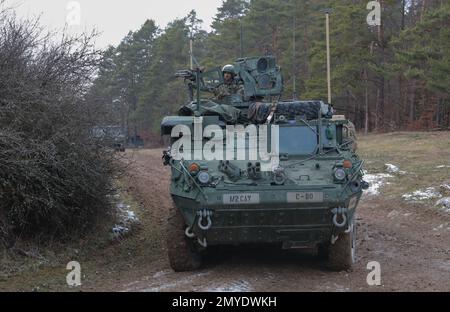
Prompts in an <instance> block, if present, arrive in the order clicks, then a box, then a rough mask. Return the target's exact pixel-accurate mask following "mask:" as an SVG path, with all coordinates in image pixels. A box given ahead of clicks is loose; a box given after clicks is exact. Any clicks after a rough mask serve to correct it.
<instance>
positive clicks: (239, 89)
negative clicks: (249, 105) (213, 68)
mask: <svg viewBox="0 0 450 312" xmlns="http://www.w3.org/2000/svg"><path fill="white" fill-rule="evenodd" d="M222 73H223V80H224V83H222V84H220V85H219V86H217V88H215V90H214V95H215V96H216V98H217V99H218V100H223V99H225V98H226V97H227V96H230V95H234V94H239V95H241V96H243V95H244V86H243V85H242V83H239V81H238V80H237V79H236V73H235V71H234V66H233V65H225V66H224V67H223V69H222Z"/></svg>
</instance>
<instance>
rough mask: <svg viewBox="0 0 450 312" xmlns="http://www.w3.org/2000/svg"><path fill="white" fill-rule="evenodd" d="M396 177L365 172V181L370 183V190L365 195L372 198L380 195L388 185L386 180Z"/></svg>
mask: <svg viewBox="0 0 450 312" xmlns="http://www.w3.org/2000/svg"><path fill="white" fill-rule="evenodd" d="M393 177H394V176H392V175H390V174H387V173H376V174H368V173H366V172H364V181H366V182H367V183H369V185H370V186H369V189H368V190H366V191H365V192H364V193H365V194H367V195H371V196H376V195H379V194H380V188H381V187H382V186H383V185H384V184H385V183H386V179H389V178H393Z"/></svg>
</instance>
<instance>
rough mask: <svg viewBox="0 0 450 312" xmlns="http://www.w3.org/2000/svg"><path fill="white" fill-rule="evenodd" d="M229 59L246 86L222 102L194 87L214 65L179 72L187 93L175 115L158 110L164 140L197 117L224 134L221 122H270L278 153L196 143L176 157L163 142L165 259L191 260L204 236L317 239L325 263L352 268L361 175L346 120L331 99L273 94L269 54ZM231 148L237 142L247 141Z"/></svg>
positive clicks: (208, 83) (232, 240)
mask: <svg viewBox="0 0 450 312" xmlns="http://www.w3.org/2000/svg"><path fill="white" fill-rule="evenodd" d="M234 67H235V70H236V79H238V80H239V83H242V84H243V86H244V90H245V92H244V94H243V95H242V94H236V95H231V96H229V97H228V98H226V99H224V100H223V101H222V102H219V101H217V100H215V99H212V98H207V96H205V93H204V92H203V93H202V92H199V90H200V91H208V92H210V91H211V90H214V88H216V87H217V86H218V85H219V84H221V83H223V78H222V73H221V70H220V69H219V68H217V69H213V70H210V71H202V70H200V69H197V70H195V71H189V70H184V71H180V72H178V73H177V76H178V77H183V78H184V79H185V81H186V84H187V87H188V91H189V95H190V102H189V103H188V104H186V105H185V106H183V107H182V108H181V109H180V111H179V115H178V116H168V117H165V118H164V119H163V121H162V124H161V131H162V135H163V136H164V137H165V138H166V141H167V142H170V144H171V146H172V144H174V143H175V142H177V141H178V140H179V139H180V135H179V134H178V133H173V132H174V131H173V130H174V127H176V126H178V125H183V126H185V127H186V128H189V129H190V131H191V132H192V133H194V132H195V128H196V126H197V127H198V123H199V121H200V122H201V128H202V130H203V129H205V128H206V127H207V126H209V125H217V126H219V127H220V128H221V129H223V134H224V135H223V138H225V137H226V132H227V126H230V125H237V124H240V125H244V126H249V125H255V126H256V127H258V129H259V130H261V129H262V128H261V127H262V126H268V125H276V126H278V131H279V133H278V137H276V138H275V139H279V153H278V155H276V156H278V160H279V162H278V164H277V165H276V166H272V167H270V165H271V164H272V162H269V165H268V164H267V160H263V159H261V160H260V159H258V160H255V161H248V160H230V159H228V160H227V159H223V160H204V159H202V157H198V158H199V159H195V156H196V155H199V153H196V152H195V151H194V152H193V154H192V156H193V157H192V158H191V159H192V160H187V159H178V160H177V159H175V157H174V155H175V153H176V151H173V150H171V149H169V150H168V151H165V152H164V155H163V160H164V164H165V165H167V166H170V167H171V170H172V176H171V185H170V193H171V196H172V199H173V207H172V209H171V212H170V217H169V219H168V224H167V246H168V256H169V260H170V264H171V267H172V268H173V269H174V270H175V271H188V270H195V269H198V268H199V267H200V266H201V260H202V253H203V251H204V250H205V249H206V248H208V247H209V246H215V245H239V244H254V243H276V244H279V245H280V247H282V248H284V249H292V248H308V249H317V250H318V253H319V254H320V255H321V256H323V257H326V258H327V259H328V264H329V267H330V268H332V269H335V270H346V269H349V268H351V267H352V265H353V263H354V261H355V232H356V222H355V216H356V207H357V206H358V203H359V201H360V198H361V195H362V192H363V189H366V188H367V187H368V184H367V183H366V182H364V181H363V160H361V159H360V158H359V157H358V155H357V154H356V153H355V148H356V146H355V141H354V137H353V135H352V133H353V131H352V129H351V126H350V123H349V121H348V120H347V119H345V117H344V116H334V110H333V107H332V106H331V105H328V104H326V103H324V102H322V101H294V100H293V101H281V95H282V91H283V79H282V75H281V69H280V67H279V66H277V64H276V60H275V58H274V57H271V56H265V57H257V58H242V59H238V60H237V61H236V63H235V64H234ZM194 94H195V95H196V96H194ZM206 94H207V93H206ZM203 97H204V98H203ZM268 129H269V131H273V130H270V129H271V127H268ZM271 135H272V133H271V134H269V135H268V137H271ZM172 136H174V137H172ZM233 136H234V134H233ZM201 140H203V142H201V143H202V144H203V143H206V142H207V138H201ZM247 140H248V137H247ZM269 140H270V139H269ZM223 141H224V142H223V144H224V148H225V149H226V148H227V146H226V144H227V142H226V141H225V139H224V140H223ZM195 143H196V142H194V139H193V141H192V146H194V145H195ZM197 143H198V142H197ZM183 148H184V146H183ZM232 148H233V149H234V150H233V151H236V152H239V149H242V148H243V149H244V152H245V151H248V144H246V146H245V147H242V146H240V147H239V146H233V147H232ZM200 155H203V154H202V153H200ZM272 156H274V155H272ZM271 161H273V158H272V159H271ZM263 167H269V168H270V169H268V170H263V169H262V168H263Z"/></svg>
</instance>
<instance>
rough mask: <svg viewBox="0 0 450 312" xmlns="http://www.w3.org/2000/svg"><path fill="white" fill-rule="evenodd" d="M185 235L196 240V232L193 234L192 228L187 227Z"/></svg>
mask: <svg viewBox="0 0 450 312" xmlns="http://www.w3.org/2000/svg"><path fill="white" fill-rule="evenodd" d="M184 234H185V235H186V236H187V237H188V238H194V237H195V234H194V232H192V229H191V227H187V228H186V231H184Z"/></svg>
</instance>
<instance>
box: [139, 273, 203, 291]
mask: <svg viewBox="0 0 450 312" xmlns="http://www.w3.org/2000/svg"><path fill="white" fill-rule="evenodd" d="M175 274H176V273H173V274H172V276H173V275H175ZM208 274H210V272H199V273H195V274H191V275H188V276H185V277H181V278H178V279H176V280H175V281H172V280H169V279H167V280H166V281H164V278H159V279H156V281H155V282H154V283H153V285H150V287H149V288H145V289H143V290H142V291H143V292H161V291H171V290H174V289H177V288H178V287H182V288H185V289H186V290H189V289H190V287H192V284H195V281H196V280H197V279H198V278H202V277H204V276H206V275H208Z"/></svg>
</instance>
